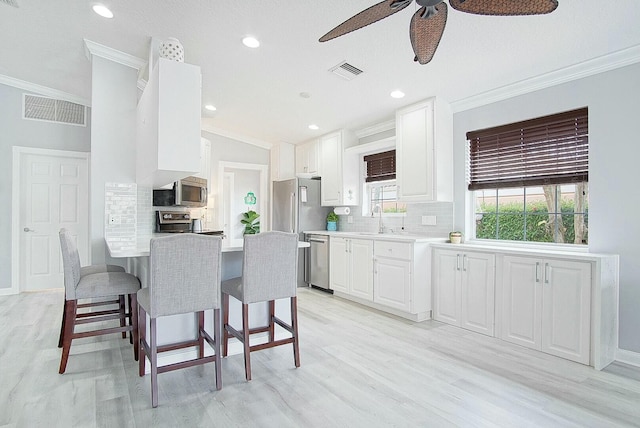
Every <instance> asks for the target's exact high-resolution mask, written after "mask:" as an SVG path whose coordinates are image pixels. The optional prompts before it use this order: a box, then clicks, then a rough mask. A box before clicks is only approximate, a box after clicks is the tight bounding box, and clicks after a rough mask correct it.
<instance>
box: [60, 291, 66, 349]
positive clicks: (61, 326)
mask: <svg viewBox="0 0 640 428" xmlns="http://www.w3.org/2000/svg"><path fill="white" fill-rule="evenodd" d="M66 314H67V300H66V299H65V301H64V304H63V305H62V322H61V323H60V338H59V339H58V348H62V338H63V337H64V320H65V319H66Z"/></svg>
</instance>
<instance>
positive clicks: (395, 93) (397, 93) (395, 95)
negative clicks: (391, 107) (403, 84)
mask: <svg viewBox="0 0 640 428" xmlns="http://www.w3.org/2000/svg"><path fill="white" fill-rule="evenodd" d="M391 96H392V97H393V98H402V97H404V92H402V91H393V92H391Z"/></svg>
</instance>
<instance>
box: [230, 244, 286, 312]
mask: <svg viewBox="0 0 640 428" xmlns="http://www.w3.org/2000/svg"><path fill="white" fill-rule="evenodd" d="M297 272H298V235H297V234H295V233H285V232H263V233H259V234H256V235H245V237H244V259H243V265H242V302H243V303H255V302H264V301H268V300H276V299H283V298H286V297H293V296H295V295H296V286H297Z"/></svg>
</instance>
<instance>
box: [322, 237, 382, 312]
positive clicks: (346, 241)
mask: <svg viewBox="0 0 640 428" xmlns="http://www.w3.org/2000/svg"><path fill="white" fill-rule="evenodd" d="M329 243H330V244H329V245H330V247H329V249H330V252H329V254H330V263H329V266H330V269H329V272H330V273H329V277H330V284H331V289H332V290H334V292H335V291H338V292H341V293H345V294H349V295H352V296H354V297H358V298H360V299H364V300H373V241H371V240H369V239H351V238H340V237H334V236H332V237H330V238H329Z"/></svg>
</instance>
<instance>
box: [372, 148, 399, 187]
mask: <svg viewBox="0 0 640 428" xmlns="http://www.w3.org/2000/svg"><path fill="white" fill-rule="evenodd" d="M364 161H365V162H366V163H367V179H366V181H367V183H370V182H372V181H382V180H393V179H395V178H396V151H395V150H389V151H388V152H382V153H376V154H373V155H367V156H365V157H364Z"/></svg>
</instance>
